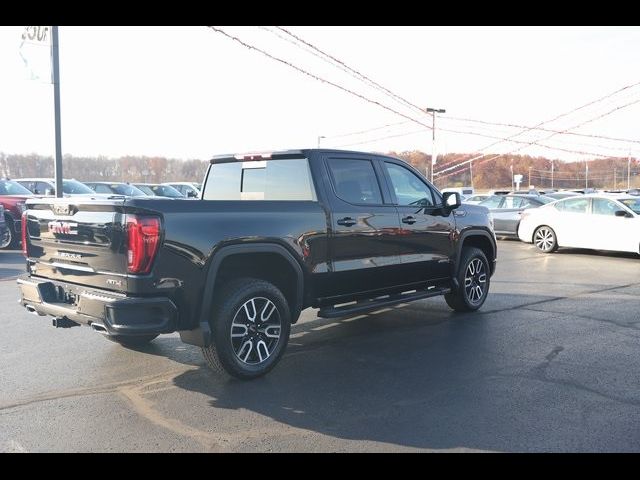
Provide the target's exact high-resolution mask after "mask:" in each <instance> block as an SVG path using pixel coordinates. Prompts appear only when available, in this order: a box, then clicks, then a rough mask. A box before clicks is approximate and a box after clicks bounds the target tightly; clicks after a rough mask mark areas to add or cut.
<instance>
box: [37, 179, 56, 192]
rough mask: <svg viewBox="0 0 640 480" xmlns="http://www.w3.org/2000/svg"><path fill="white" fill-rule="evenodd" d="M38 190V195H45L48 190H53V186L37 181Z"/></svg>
mask: <svg viewBox="0 0 640 480" xmlns="http://www.w3.org/2000/svg"><path fill="white" fill-rule="evenodd" d="M36 190H37V191H36V193H37V194H38V195H44V194H46V193H47V190H53V187H51V186H50V185H49V184H48V183H44V182H36Z"/></svg>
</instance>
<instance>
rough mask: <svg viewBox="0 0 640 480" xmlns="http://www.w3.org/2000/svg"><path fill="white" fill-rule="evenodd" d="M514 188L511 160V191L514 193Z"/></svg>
mask: <svg viewBox="0 0 640 480" xmlns="http://www.w3.org/2000/svg"><path fill="white" fill-rule="evenodd" d="M515 189H516V187H514V185H513V160H511V191H512V192H513V191H515Z"/></svg>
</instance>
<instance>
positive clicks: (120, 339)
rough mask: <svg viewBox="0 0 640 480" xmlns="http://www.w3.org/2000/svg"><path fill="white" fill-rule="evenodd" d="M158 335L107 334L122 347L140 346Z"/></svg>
mask: <svg viewBox="0 0 640 480" xmlns="http://www.w3.org/2000/svg"><path fill="white" fill-rule="evenodd" d="M157 336H158V335H108V336H107V338H108V339H109V340H111V341H112V342H116V343H119V344H120V345H122V346H123V347H140V346H142V345H146V344H147V343H150V342H151V341H152V340H153V339H155V338H156V337H157Z"/></svg>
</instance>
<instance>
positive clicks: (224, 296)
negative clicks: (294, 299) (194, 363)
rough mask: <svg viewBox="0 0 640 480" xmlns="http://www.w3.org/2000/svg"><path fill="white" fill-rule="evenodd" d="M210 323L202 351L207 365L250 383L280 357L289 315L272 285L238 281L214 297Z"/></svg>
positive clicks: (286, 337) (245, 280) (284, 303)
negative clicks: (210, 336) (209, 335)
mask: <svg viewBox="0 0 640 480" xmlns="http://www.w3.org/2000/svg"><path fill="white" fill-rule="evenodd" d="M210 324H211V331H212V333H213V338H212V342H211V344H210V345H209V346H207V347H204V348H203V349H202V354H203V355H204V358H205V360H206V362H207V365H208V366H209V367H210V368H211V369H213V370H215V371H216V372H219V373H223V372H224V373H228V374H229V375H232V376H234V377H236V378H239V379H242V380H249V379H252V378H257V377H260V376H262V375H264V374H266V373H268V372H269V371H270V370H271V369H272V368H273V367H275V366H276V364H277V363H278V361H279V360H280V358H281V357H282V354H283V353H284V351H285V348H286V346H287V343H288V342H289V333H290V330H291V312H290V309H289V305H288V303H287V300H286V298H285V297H284V295H283V294H282V292H281V291H280V290H279V289H278V288H277V287H276V286H275V285H273V284H271V283H269V282H267V281H265V280H258V279H253V278H239V279H236V280H233V281H231V282H229V283H228V284H227V285H225V286H224V288H223V289H222V290H221V291H220V292H219V293H218V294H217V295H216V300H215V301H214V308H213V311H212V315H211V320H210Z"/></svg>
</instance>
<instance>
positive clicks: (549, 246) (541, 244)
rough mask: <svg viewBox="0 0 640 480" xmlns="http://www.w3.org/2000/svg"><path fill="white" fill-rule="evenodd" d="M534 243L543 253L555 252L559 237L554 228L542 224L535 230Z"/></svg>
mask: <svg viewBox="0 0 640 480" xmlns="http://www.w3.org/2000/svg"><path fill="white" fill-rule="evenodd" d="M533 244H534V245H535V246H536V248H537V249H538V250H539V251H541V252H542V253H553V252H555V251H556V250H557V249H558V237H556V232H554V231H553V228H551V227H548V226H546V225H542V226H541V227H538V228H536V231H535V232H533Z"/></svg>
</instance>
